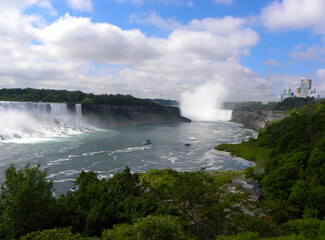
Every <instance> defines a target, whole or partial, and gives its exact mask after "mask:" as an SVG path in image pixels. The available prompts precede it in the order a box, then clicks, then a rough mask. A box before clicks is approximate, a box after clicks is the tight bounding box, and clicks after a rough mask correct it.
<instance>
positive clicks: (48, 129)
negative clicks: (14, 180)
mask: <svg viewBox="0 0 325 240" xmlns="http://www.w3.org/2000/svg"><path fill="white" fill-rule="evenodd" d="M69 106H70V107H69ZM69 106H68V105H67V104H65V103H34V102H8V101H0V141H2V142H16V143H36V142H39V141H49V140H54V139H55V138H58V137H65V136H68V135H74V134H80V133H83V132H85V131H91V130H95V129H96V128H94V127H93V126H90V125H89V124H88V123H87V122H86V121H85V120H84V119H83V117H82V111H81V105H80V104H69Z"/></svg>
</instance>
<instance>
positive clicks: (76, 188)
mask: <svg viewBox="0 0 325 240" xmlns="http://www.w3.org/2000/svg"><path fill="white" fill-rule="evenodd" d="M78 189H79V186H78V185H75V186H73V187H72V188H71V189H70V191H71V192H76V191H78Z"/></svg>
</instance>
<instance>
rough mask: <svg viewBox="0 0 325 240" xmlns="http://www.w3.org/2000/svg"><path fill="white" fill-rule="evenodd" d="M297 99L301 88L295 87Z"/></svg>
mask: <svg viewBox="0 0 325 240" xmlns="http://www.w3.org/2000/svg"><path fill="white" fill-rule="evenodd" d="M296 92H297V97H300V93H301V87H296Z"/></svg>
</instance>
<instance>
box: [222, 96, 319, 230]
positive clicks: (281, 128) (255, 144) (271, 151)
mask: <svg viewBox="0 0 325 240" xmlns="http://www.w3.org/2000/svg"><path fill="white" fill-rule="evenodd" d="M299 101H300V103H302V102H304V101H307V102H308V104H307V105H304V106H302V107H301V106H300V109H299V112H298V113H296V112H292V113H291V114H290V116H289V117H287V118H285V119H283V120H281V121H277V122H274V123H272V124H270V125H268V126H267V127H266V128H265V129H263V130H262V131H261V132H260V133H259V135H258V138H257V139H256V140H249V141H247V142H243V143H241V144H222V145H220V146H218V147H217V149H218V150H225V151H228V152H231V154H233V155H236V156H240V157H244V158H246V159H248V160H251V161H256V163H257V168H256V169H257V170H255V171H254V170H253V169H247V170H245V174H246V175H248V176H249V177H253V178H255V179H258V180H261V181H260V184H261V185H262V188H263V189H264V194H263V196H264V201H262V204H261V206H263V207H264V209H265V211H266V213H267V214H268V215H269V216H270V218H271V219H272V220H274V221H276V222H277V223H278V224H281V223H283V222H286V221H288V220H290V219H296V218H301V217H302V216H313V217H318V218H320V219H322V218H324V216H325V205H324V204H322V202H323V201H324V200H323V199H325V187H324V185H325V176H324V173H325V112H324V109H325V101H322V100H319V101H316V102H314V103H312V104H310V102H312V100H311V99H306V100H301V99H294V100H292V99H291V100H290V99H289V98H288V99H285V101H283V102H282V103H283V104H287V103H292V104H293V103H297V104H298V103H299ZM304 103H306V102H304ZM259 169H263V170H264V173H263V174H258V172H262V171H260V170H259Z"/></svg>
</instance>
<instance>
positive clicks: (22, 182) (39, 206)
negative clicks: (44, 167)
mask: <svg viewBox="0 0 325 240" xmlns="http://www.w3.org/2000/svg"><path fill="white" fill-rule="evenodd" d="M45 177H46V171H41V170H40V165H37V166H35V167H32V168H30V165H29V164H27V165H26V166H25V168H24V169H20V170H18V171H16V169H15V167H14V166H11V167H9V168H8V169H7V170H6V181H5V182H4V183H3V184H1V192H0V238H5V239H12V238H15V237H19V236H22V235H25V234H27V233H29V232H32V231H37V230H41V229H44V228H50V227H53V225H54V224H55V219H56V214H55V212H56V211H55V198H54V197H53V196H52V186H53V183H52V181H47V180H46V179H45Z"/></svg>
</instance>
